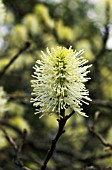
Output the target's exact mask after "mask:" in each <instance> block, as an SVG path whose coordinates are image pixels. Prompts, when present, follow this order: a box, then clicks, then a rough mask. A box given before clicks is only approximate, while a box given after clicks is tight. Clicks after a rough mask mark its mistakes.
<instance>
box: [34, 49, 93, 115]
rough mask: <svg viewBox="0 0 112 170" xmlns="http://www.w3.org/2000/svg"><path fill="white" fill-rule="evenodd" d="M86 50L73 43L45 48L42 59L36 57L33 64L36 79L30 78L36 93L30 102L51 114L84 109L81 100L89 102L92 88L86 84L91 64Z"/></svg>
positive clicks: (41, 110) (82, 113) (43, 111)
mask: <svg viewBox="0 0 112 170" xmlns="http://www.w3.org/2000/svg"><path fill="white" fill-rule="evenodd" d="M83 52H84V50H80V51H79V52H76V51H74V50H73V49H72V48H71V47H70V48H69V49H67V48H65V47H56V48H51V50H49V48H47V49H46V53H44V52H43V51H42V55H41V59H42V60H41V61H40V60H37V61H36V65H35V67H33V68H34V70H35V71H34V74H33V77H34V79H33V80H32V81H31V86H32V87H33V93H32V96H34V97H32V98H31V102H33V106H35V107H36V113H35V114H37V113H42V116H43V115H44V114H52V113H58V114H59V115H60V116H61V111H62V110H63V109H64V110H66V109H67V108H69V107H70V108H71V109H72V110H74V111H75V112H76V113H79V114H81V115H83V116H87V115H86V114H85V113H84V112H82V110H83V109H82V108H81V106H82V103H86V104H89V103H88V101H91V99H90V98H89V91H88V90H87V89H86V87H85V82H87V81H88V79H90V78H88V77H86V75H87V74H88V73H89V71H88V70H87V69H88V68H89V67H91V65H85V64H86V63H87V62H88V60H86V59H84V58H83V56H82V54H83Z"/></svg>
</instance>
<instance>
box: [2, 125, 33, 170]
mask: <svg viewBox="0 0 112 170" xmlns="http://www.w3.org/2000/svg"><path fill="white" fill-rule="evenodd" d="M1 129H2V131H3V133H4V135H5V138H6V140H7V141H8V143H9V144H10V145H11V146H12V148H13V150H14V152H15V155H14V163H15V165H16V166H17V167H18V168H19V169H20V170H31V169H29V168H27V167H26V166H24V164H23V162H22V160H21V157H20V154H21V150H22V147H23V144H24V141H25V138H26V134H27V131H26V130H24V131H23V134H22V140H21V143H20V144H19V145H17V144H16V142H15V141H14V140H13V139H12V138H11V137H10V136H9V135H8V133H7V132H6V131H5V129H3V128H1Z"/></svg>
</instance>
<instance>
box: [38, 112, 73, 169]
mask: <svg viewBox="0 0 112 170" xmlns="http://www.w3.org/2000/svg"><path fill="white" fill-rule="evenodd" d="M73 114H74V111H72V112H71V113H70V114H69V115H67V116H64V114H63V110H62V115H63V117H60V119H57V121H58V125H59V127H58V132H57V135H56V137H55V138H54V140H52V144H51V148H50V150H49V151H48V153H47V155H46V158H45V161H44V163H43V165H42V167H41V170H45V169H46V167H47V163H48V162H49V160H50V159H51V157H52V155H53V153H54V150H55V148H56V144H57V142H58V140H59V138H60V137H61V136H62V134H63V133H64V132H65V130H64V126H65V124H66V122H67V120H68V119H69V118H70V117H71V116H72V115H73Z"/></svg>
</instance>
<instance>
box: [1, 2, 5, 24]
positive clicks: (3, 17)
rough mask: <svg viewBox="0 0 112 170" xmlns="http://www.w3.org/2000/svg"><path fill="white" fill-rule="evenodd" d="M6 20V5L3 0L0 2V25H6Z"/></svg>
mask: <svg viewBox="0 0 112 170" xmlns="http://www.w3.org/2000/svg"><path fill="white" fill-rule="evenodd" d="M4 19H5V7H4V4H3V3H2V0H0V25H2V24H3V23H4Z"/></svg>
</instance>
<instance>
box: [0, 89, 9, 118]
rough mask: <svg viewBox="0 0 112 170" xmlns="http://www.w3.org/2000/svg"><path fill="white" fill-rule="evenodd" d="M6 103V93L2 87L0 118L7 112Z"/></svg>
mask: <svg viewBox="0 0 112 170" xmlns="http://www.w3.org/2000/svg"><path fill="white" fill-rule="evenodd" d="M6 103H7V96H6V93H5V91H4V90H3V87H2V86H0V117H2V116H3V113H4V112H5V111H6V110H7V108H6Z"/></svg>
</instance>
